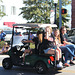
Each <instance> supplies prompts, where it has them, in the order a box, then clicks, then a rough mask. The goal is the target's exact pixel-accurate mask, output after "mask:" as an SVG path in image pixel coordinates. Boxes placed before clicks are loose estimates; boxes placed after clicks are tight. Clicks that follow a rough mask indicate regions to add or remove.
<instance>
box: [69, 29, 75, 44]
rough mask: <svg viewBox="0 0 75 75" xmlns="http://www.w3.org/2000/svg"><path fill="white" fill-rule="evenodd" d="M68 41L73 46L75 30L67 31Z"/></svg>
mask: <svg viewBox="0 0 75 75" xmlns="http://www.w3.org/2000/svg"><path fill="white" fill-rule="evenodd" d="M68 41H70V42H72V43H74V44H75V28H73V29H72V30H70V31H69V37H68Z"/></svg>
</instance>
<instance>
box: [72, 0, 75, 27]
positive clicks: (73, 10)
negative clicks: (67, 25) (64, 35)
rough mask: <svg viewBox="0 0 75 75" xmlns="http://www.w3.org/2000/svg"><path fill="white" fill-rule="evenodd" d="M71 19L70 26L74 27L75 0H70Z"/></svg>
mask: <svg viewBox="0 0 75 75" xmlns="http://www.w3.org/2000/svg"><path fill="white" fill-rule="evenodd" d="M71 11H72V16H71V18H72V21H71V25H72V26H71V28H75V0H72V10H71Z"/></svg>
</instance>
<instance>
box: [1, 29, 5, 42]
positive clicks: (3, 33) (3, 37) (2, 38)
mask: <svg viewBox="0 0 75 75" xmlns="http://www.w3.org/2000/svg"><path fill="white" fill-rule="evenodd" d="M5 36H6V33H5V32H3V30H2V31H1V41H4V40H5Z"/></svg>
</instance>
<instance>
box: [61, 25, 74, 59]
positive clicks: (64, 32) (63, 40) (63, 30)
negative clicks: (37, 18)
mask: <svg viewBox="0 0 75 75" xmlns="http://www.w3.org/2000/svg"><path fill="white" fill-rule="evenodd" d="M65 34H66V27H65V26H62V27H61V29H60V38H61V43H62V44H65V45H66V46H68V47H69V48H71V49H74V52H75V45H74V44H72V43H71V42H68V41H67V38H66V36H65ZM74 58H75V57H74Z"/></svg>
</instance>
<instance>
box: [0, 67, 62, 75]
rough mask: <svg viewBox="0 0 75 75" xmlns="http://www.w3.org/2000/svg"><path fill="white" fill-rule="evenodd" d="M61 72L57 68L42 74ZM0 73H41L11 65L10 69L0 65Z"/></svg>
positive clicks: (53, 74)
mask: <svg viewBox="0 0 75 75" xmlns="http://www.w3.org/2000/svg"><path fill="white" fill-rule="evenodd" d="M58 73H61V72H58V71H57V70H49V71H48V72H47V73H46V74H43V75H55V74H58ZM0 75H41V74H37V72H36V71H35V69H31V68H23V67H13V68H12V69H11V70H5V69H4V68H3V67H0Z"/></svg>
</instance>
